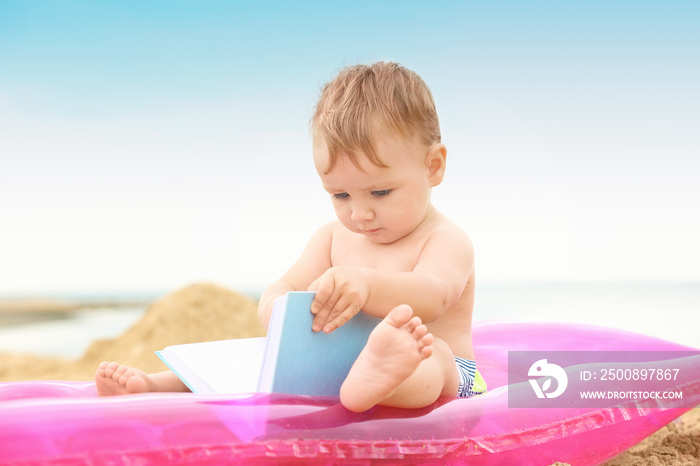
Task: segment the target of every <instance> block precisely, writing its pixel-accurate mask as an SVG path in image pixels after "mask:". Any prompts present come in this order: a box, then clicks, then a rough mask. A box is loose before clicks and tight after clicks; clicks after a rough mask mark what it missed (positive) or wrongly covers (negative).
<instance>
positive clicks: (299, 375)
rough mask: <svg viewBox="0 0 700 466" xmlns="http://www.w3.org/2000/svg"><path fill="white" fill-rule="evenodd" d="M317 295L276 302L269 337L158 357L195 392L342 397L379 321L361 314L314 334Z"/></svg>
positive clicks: (177, 348)
mask: <svg viewBox="0 0 700 466" xmlns="http://www.w3.org/2000/svg"><path fill="white" fill-rule="evenodd" d="M314 296H315V293H313V292H290V293H288V294H287V295H286V296H282V297H279V298H277V299H276V300H275V303H274V306H273V310H272V316H271V319H270V327H269V329H268V336H267V337H265V338H242V339H238V340H222V341H213V342H204V343H192V344H185V345H174V346H168V347H167V348H165V349H163V350H161V351H156V354H157V355H158V357H160V358H161V359H162V360H163V362H165V364H166V365H167V366H168V367H169V368H170V369H171V370H172V371H173V372H174V373H175V374H176V375H177V376H178V377H179V378H180V379H181V380H182V381H183V382H184V383H185V385H187V387H189V388H190V390H192V391H193V392H195V393H251V392H266V393H269V392H274V393H288V394H295V395H313V396H337V395H338V394H339V392H340V385H341V384H342V383H343V380H345V377H346V376H347V374H348V372H349V371H350V367H351V366H352V364H353V363H354V362H355V359H357V356H358V355H359V354H360V351H361V350H362V348H364V346H365V343H366V342H367V337H368V336H369V334H370V332H371V331H372V329H374V327H375V326H376V325H377V323H379V322H380V319H379V318H376V317H372V316H369V315H367V314H364V313H363V312H360V313H358V314H357V315H356V316H355V317H353V318H352V319H350V321H349V322H347V323H346V324H345V325H343V326H342V327H340V328H338V329H336V330H334V331H333V332H331V333H329V334H325V333H323V332H313V331H312V330H311V323H312V321H313V314H311V302H312V301H313V298H314Z"/></svg>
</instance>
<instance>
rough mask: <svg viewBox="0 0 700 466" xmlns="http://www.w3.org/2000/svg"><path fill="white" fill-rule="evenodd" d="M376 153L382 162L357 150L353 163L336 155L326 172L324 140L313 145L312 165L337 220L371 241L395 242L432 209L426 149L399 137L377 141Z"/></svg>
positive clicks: (326, 157) (409, 231) (326, 156)
mask: <svg viewBox="0 0 700 466" xmlns="http://www.w3.org/2000/svg"><path fill="white" fill-rule="evenodd" d="M375 150H376V151H377V155H378V156H379V158H380V159H381V160H382V162H384V164H386V165H387V166H386V167H380V166H378V165H375V164H373V163H372V162H371V161H370V160H369V159H368V158H367V157H366V156H365V155H364V154H362V153H358V155H357V161H358V162H359V167H356V166H355V165H354V164H353V163H352V161H351V160H350V159H349V158H347V157H343V156H341V157H339V158H338V160H337V161H336V163H335V166H334V167H333V170H331V171H330V172H329V173H324V171H325V170H326V168H327V167H328V161H329V156H328V148H327V147H326V144H325V141H323V140H320V141H317V142H316V143H315V144H314V164H315V165H316V170H317V171H318V174H319V176H320V177H321V181H322V182H323V187H324V189H325V190H326V191H328V193H329V194H330V195H331V200H332V202H333V207H334V208H335V213H336V215H337V217H338V220H340V222H341V223H342V224H343V225H344V226H345V227H346V228H347V229H348V230H350V231H353V232H355V233H359V234H362V235H365V236H366V237H367V238H368V239H370V240H371V241H373V242H375V243H380V244H389V243H393V242H395V241H397V240H399V239H401V238H403V237H405V236H407V235H408V234H410V233H411V232H412V231H413V230H415V229H416V227H418V225H420V224H421V222H423V220H425V218H426V216H427V214H428V209H429V207H430V190H431V183H430V176H429V168H428V166H427V165H426V155H427V154H428V150H429V148H428V147H427V146H424V145H421V144H417V143H415V142H413V141H411V140H408V139H406V138H400V137H393V136H390V137H385V138H382V139H380V140H379V141H377V144H376V148H375Z"/></svg>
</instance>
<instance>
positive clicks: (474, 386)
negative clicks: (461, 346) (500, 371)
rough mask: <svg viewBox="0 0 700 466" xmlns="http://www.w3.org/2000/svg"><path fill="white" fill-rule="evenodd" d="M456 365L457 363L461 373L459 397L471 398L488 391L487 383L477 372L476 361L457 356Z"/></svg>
mask: <svg viewBox="0 0 700 466" xmlns="http://www.w3.org/2000/svg"><path fill="white" fill-rule="evenodd" d="M455 363H457V371H458V372H459V389H458V390H457V396H458V397H460V398H469V397H470V396H475V395H480V394H482V393H484V392H485V391H486V382H485V381H484V379H483V378H482V377H481V374H479V371H478V370H476V361H472V360H471V359H464V358H460V357H459V356H455Z"/></svg>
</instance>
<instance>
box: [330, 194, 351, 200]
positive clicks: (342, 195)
mask: <svg viewBox="0 0 700 466" xmlns="http://www.w3.org/2000/svg"><path fill="white" fill-rule="evenodd" d="M349 197H350V195H349V194H348V193H337V194H333V199H347V198H349Z"/></svg>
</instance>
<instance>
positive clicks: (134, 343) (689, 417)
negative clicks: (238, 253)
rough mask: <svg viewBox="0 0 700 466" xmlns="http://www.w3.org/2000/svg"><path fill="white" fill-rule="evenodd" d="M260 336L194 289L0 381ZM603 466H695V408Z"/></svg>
mask: <svg viewBox="0 0 700 466" xmlns="http://www.w3.org/2000/svg"><path fill="white" fill-rule="evenodd" d="M263 335H265V331H264V329H263V327H262V326H261V325H260V323H259V322H258V318H257V304H256V303H254V302H253V301H251V300H250V299H248V298H246V297H245V296H242V295H240V294H237V293H235V292H233V291H231V290H228V289H225V288H222V287H220V286H217V285H213V284H206V283H204V284H195V285H191V286H189V287H186V288H184V289H181V290H178V291H176V292H174V293H172V294H170V295H168V296H165V297H164V298H162V299H160V300H158V301H156V302H154V303H153V304H152V305H151V306H149V308H148V309H147V310H146V312H145V313H144V315H143V317H142V318H141V320H139V321H138V322H137V323H136V324H135V325H133V326H132V327H131V328H130V329H128V330H127V331H125V332H124V333H123V334H122V335H121V336H119V337H118V338H115V339H111V340H98V341H96V342H94V343H93V344H92V345H91V346H90V347H89V348H88V350H87V351H86V352H85V354H84V355H83V357H81V358H80V359H77V360H68V359H59V358H41V357H37V356H34V355H28V354H14V353H13V354H0V381H17V380H93V377H94V372H95V368H96V367H97V365H98V364H99V363H100V362H101V361H103V360H114V361H120V362H122V363H125V364H129V365H133V366H135V367H139V368H141V369H143V370H145V371H146V372H156V371H162V370H165V369H166V367H165V365H164V364H163V363H162V362H161V361H160V360H159V359H158V358H157V357H156V356H155V354H153V352H154V351H156V350H160V349H163V348H165V347H166V346H168V345H175V344H180V343H194V342H198V341H213V340H222V339H226V338H246V337H254V336H263ZM582 447H583V446H582ZM584 448H585V447H584ZM559 464H563V463H559ZM605 465H606V466H647V465H648V466H651V465H654V466H661V465H664V466H665V465H681V466H690V465H694V466H700V408H695V409H693V410H691V411H690V412H688V413H687V414H686V415H684V416H683V417H682V418H680V419H678V420H677V421H675V422H673V423H671V424H669V425H667V426H666V427H663V428H662V429H661V430H659V431H658V432H656V433H654V434H653V435H651V436H650V437H648V438H647V439H645V440H644V441H642V442H641V443H640V444H638V445H636V446H634V447H632V448H631V449H629V450H628V451H626V452H624V453H623V454H621V455H619V456H618V457H616V458H613V459H612V460H610V461H608V462H607V463H605Z"/></svg>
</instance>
